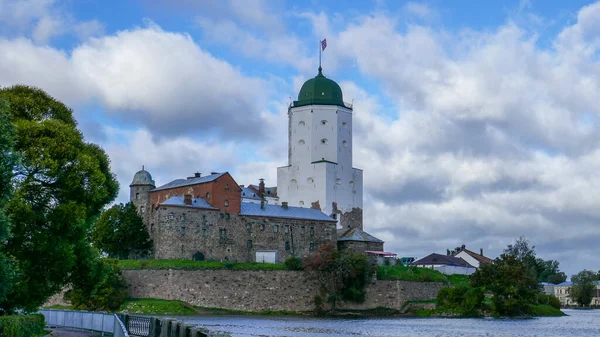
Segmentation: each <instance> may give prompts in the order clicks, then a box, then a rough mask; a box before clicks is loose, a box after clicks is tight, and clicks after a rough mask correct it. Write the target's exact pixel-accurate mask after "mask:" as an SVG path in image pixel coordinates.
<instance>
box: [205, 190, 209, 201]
mask: <svg viewBox="0 0 600 337" xmlns="http://www.w3.org/2000/svg"><path fill="white" fill-rule="evenodd" d="M206 200H207V201H208V200H210V192H206Z"/></svg>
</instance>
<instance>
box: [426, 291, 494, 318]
mask: <svg viewBox="0 0 600 337" xmlns="http://www.w3.org/2000/svg"><path fill="white" fill-rule="evenodd" d="M484 298H485V294H484V291H483V288H471V287H468V286H459V287H456V288H451V287H445V288H442V289H440V291H439V292H438V295H437V299H438V302H439V307H440V309H446V310H451V311H455V312H458V313H459V314H460V315H461V316H462V317H478V316H480V313H479V309H480V308H481V307H482V303H483V300H484Z"/></svg>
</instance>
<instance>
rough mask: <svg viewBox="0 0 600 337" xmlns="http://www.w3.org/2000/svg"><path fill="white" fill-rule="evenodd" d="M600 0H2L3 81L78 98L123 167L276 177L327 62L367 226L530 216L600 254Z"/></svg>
mask: <svg viewBox="0 0 600 337" xmlns="http://www.w3.org/2000/svg"><path fill="white" fill-rule="evenodd" d="M598 33H600V3H595V2H593V1H535V0H531V1H442V0H437V1H383V0H379V1H358V0H354V1H346V2H344V3H343V5H342V4H341V3H340V2H338V1H286V0H273V1H266V0H264V1H261V0H252V1H250V0H247V1H237V0H227V1H193V0H173V1H167V0H163V1H141V0H139V1H92V0H83V1H75V0H68V1H53V0H30V1H15V0H0V86H9V85H14V84H17V83H23V84H29V85H34V86H38V87H41V88H42V89H44V90H46V91H48V92H49V93H50V94H52V95H53V96H55V97H57V98H58V99H60V100H62V101H63V102H65V103H66V104H68V105H69V106H71V107H72V108H73V109H74V111H75V115H76V117H77V120H78V122H79V126H80V129H81V130H82V131H83V133H84V135H85V137H86V139H87V140H89V141H92V142H96V143H99V144H100V145H101V146H102V147H103V148H104V149H105V150H106V152H107V153H108V155H109V156H110V158H111V161H112V168H113V171H114V172H115V173H116V174H117V177H118V179H119V181H120V183H121V193H120V195H119V199H118V201H119V202H121V201H126V200H127V196H128V188H127V186H128V184H129V182H130V179H131V178H132V177H133V174H134V173H135V171H137V170H138V169H139V168H140V167H141V166H142V165H145V166H146V168H147V169H148V170H149V171H150V172H151V173H152V174H153V176H154V178H155V180H156V181H157V183H159V184H162V183H166V182H168V181H170V180H172V179H175V178H179V177H183V176H188V175H189V174H190V173H192V172H195V171H201V172H211V171H230V172H231V173H232V174H233V176H234V177H235V179H236V180H237V181H238V183H240V184H250V183H256V182H257V181H258V179H259V178H266V181H267V184H270V185H274V184H275V182H276V167H277V166H282V165H285V163H286V155H287V144H286V142H287V131H286V127H287V122H286V118H287V116H286V107H287V105H288V104H289V101H290V98H292V99H294V98H295V97H296V95H297V92H298V90H299V88H300V86H301V85H302V83H303V82H304V81H305V80H306V79H308V78H310V77H312V76H314V75H315V74H316V68H317V66H318V45H319V40H320V39H322V38H327V41H328V47H327V49H326V50H325V52H324V53H323V68H324V72H325V75H326V76H328V77H331V78H333V79H335V80H336V81H337V82H338V83H340V85H341V87H342V89H343V92H344V100H345V101H348V102H350V101H354V103H355V110H354V145H355V149H354V166H356V167H358V168H362V169H363V170H364V176H365V186H364V189H365V228H366V229H367V230H368V231H369V232H371V233H372V234H374V235H375V236H377V237H380V238H381V239H383V240H385V241H386V242H387V243H386V250H391V251H394V252H396V253H398V254H399V255H401V256H423V255H426V254H429V253H431V252H438V253H439V252H441V253H443V252H445V250H446V248H453V247H456V246H459V245H461V244H466V245H467V247H468V248H471V249H472V250H474V251H477V250H478V249H479V248H483V249H484V251H485V252H486V253H487V255H490V256H492V257H493V256H495V255H497V254H498V253H499V252H500V251H501V250H502V249H503V248H504V247H505V246H506V245H507V244H509V243H511V242H512V241H514V240H515V239H516V238H517V237H519V236H520V235H525V236H527V237H528V238H529V239H530V240H531V241H532V243H533V244H534V245H536V247H537V249H538V255H540V256H541V257H543V258H547V259H558V260H559V261H560V262H561V263H562V266H563V269H565V270H566V271H567V272H568V273H569V274H573V273H575V272H577V271H579V270H581V269H583V268H588V269H594V270H598V269H600V266H599V265H598V264H597V262H596V261H597V256H598V254H599V253H600V250H599V249H598V248H597V242H599V240H600V231H599V230H598V223H599V222H600V211H598V209H600V208H598V207H597V206H598V201H599V200H600V195H599V193H598V192H597V191H600V175H598V173H597V172H600V137H598V133H599V131H600V128H599V125H598V123H597V120H598V115H599V114H600V107H599V106H598V104H597V98H598V97H599V94H600V81H599V79H600V65H599V64H598V50H599V48H600V38H599V36H600V34H598Z"/></svg>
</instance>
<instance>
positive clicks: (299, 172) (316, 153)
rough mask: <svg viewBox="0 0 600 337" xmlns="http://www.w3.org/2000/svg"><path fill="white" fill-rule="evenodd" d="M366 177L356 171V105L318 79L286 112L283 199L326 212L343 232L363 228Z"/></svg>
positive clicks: (280, 194)
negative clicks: (353, 119) (354, 165)
mask: <svg viewBox="0 0 600 337" xmlns="http://www.w3.org/2000/svg"><path fill="white" fill-rule="evenodd" d="M362 193H363V173H362V170H360V169H357V168H353V167H352V106H351V105H349V104H346V103H344V101H343V95H342V90H341V88H340V86H339V85H338V84H337V83H336V82H334V81H332V80H330V79H328V78H326V77H325V76H323V73H322V69H321V68H320V67H319V72H318V75H317V76H316V77H315V78H312V79H309V80H308V81H306V82H305V83H304V85H303V86H302V89H301V90H300V93H299V94H298V100H297V101H294V102H293V103H292V104H291V105H290V107H289V109H288V164H287V165H286V166H283V167H279V168H278V169H277V194H278V197H279V200H281V201H282V202H284V201H286V202H288V203H289V204H290V205H293V206H298V207H310V208H316V209H320V210H321V211H323V212H324V213H325V214H329V215H331V216H332V217H334V218H335V219H336V220H338V221H339V224H340V226H341V227H342V228H352V227H356V228H361V229H362V228H363V223H362V208H363V199H362Z"/></svg>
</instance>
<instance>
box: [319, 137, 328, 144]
mask: <svg viewBox="0 0 600 337" xmlns="http://www.w3.org/2000/svg"><path fill="white" fill-rule="evenodd" d="M327 142H329V141H328V140H327V138H323V139H321V144H327Z"/></svg>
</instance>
